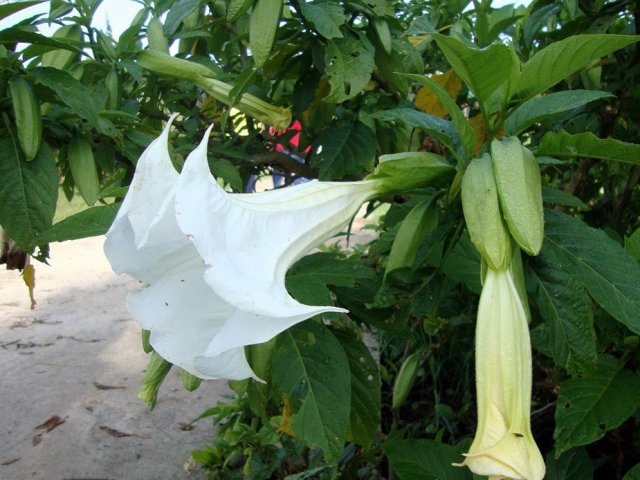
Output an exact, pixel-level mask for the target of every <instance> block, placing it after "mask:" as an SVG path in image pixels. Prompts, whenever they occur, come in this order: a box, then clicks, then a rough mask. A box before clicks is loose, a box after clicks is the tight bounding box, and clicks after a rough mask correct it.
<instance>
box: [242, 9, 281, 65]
mask: <svg viewBox="0 0 640 480" xmlns="http://www.w3.org/2000/svg"><path fill="white" fill-rule="evenodd" d="M281 13H282V0H256V2H255V4H254V5H253V10H252V11H251V18H250V20H249V44H250V46H251V55H253V60H254V62H255V64H256V66H257V67H262V66H263V65H264V64H265V63H266V61H267V60H268V59H269V54H270V53H271V50H272V48H273V42H274V40H275V37H276V32H277V31H278V24H279V23H280V14H281Z"/></svg>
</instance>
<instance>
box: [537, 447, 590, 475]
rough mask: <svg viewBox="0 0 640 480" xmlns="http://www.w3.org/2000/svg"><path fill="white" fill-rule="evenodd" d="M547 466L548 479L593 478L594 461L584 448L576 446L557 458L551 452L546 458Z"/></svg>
mask: <svg viewBox="0 0 640 480" xmlns="http://www.w3.org/2000/svg"><path fill="white" fill-rule="evenodd" d="M544 463H545V464H546V466H547V475H546V476H545V477H544V478H545V479H546V480H591V479H592V478H593V463H592V462H591V459H590V458H589V455H588V454H587V452H586V450H585V449H584V448H574V449H572V450H570V451H568V452H565V453H564V454H562V455H561V456H560V457H559V458H557V459H556V458H555V456H554V454H553V452H549V453H548V454H547V456H546V457H545V459H544Z"/></svg>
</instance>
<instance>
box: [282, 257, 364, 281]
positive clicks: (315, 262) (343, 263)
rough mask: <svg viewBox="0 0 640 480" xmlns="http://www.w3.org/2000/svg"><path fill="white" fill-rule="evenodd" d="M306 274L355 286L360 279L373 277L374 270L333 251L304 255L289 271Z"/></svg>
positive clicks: (322, 279)
mask: <svg viewBox="0 0 640 480" xmlns="http://www.w3.org/2000/svg"><path fill="white" fill-rule="evenodd" d="M289 273H290V274H291V275H299V274H306V275H310V276H313V277H315V278H317V279H318V280H320V281H321V282H322V283H324V284H329V285H335V286H338V287H351V288H353V287H354V286H355V285H356V283H357V281H358V280H359V279H373V278H374V277H375V274H374V272H373V270H371V269H370V268H368V267H366V266H365V265H363V264H362V262H360V261H358V260H356V259H340V258H337V257H336V256H335V255H333V254H331V253H314V254H312V255H306V256H304V257H302V258H301V259H300V260H298V262H296V264H295V265H294V266H293V267H292V268H291V270H290V271H289Z"/></svg>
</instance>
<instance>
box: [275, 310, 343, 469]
mask: <svg viewBox="0 0 640 480" xmlns="http://www.w3.org/2000/svg"><path fill="white" fill-rule="evenodd" d="M272 361H273V369H272V372H271V375H272V381H273V389H274V391H276V392H280V393H284V394H286V395H287V396H288V397H289V399H290V400H291V401H292V402H293V406H294V414H293V416H292V417H291V427H292V428H293V431H294V433H295V434H296V436H297V437H298V438H299V439H300V440H302V441H303V442H304V443H306V444H307V445H309V446H311V447H319V448H321V449H322V450H323V452H324V454H325V458H326V460H327V461H328V462H330V463H333V462H336V461H337V460H338V458H339V457H340V454H341V453H342V449H343V447H344V442H345V438H346V433H347V426H348V423H349V411H350V405H351V378H350V375H349V361H348V360H347V355H346V354H345V352H344V349H343V348H342V346H341V345H340V342H338V340H336V338H335V337H334V336H333V334H332V333H331V332H330V331H329V330H328V329H327V328H326V327H325V326H323V325H321V324H319V323H317V322H314V321H313V320H307V321H306V322H304V323H302V324H298V325H296V326H294V327H292V328H290V329H289V330H287V331H286V332H284V333H281V334H280V335H279V336H278V340H277V342H276V348H275V351H274V353H273V359H272Z"/></svg>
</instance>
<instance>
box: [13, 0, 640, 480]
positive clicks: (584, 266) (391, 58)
mask: <svg viewBox="0 0 640 480" xmlns="http://www.w3.org/2000/svg"><path fill="white" fill-rule="evenodd" d="M37 3H42V2H38V1H23V2H10V3H5V4H2V5H0V18H6V17H8V16H10V15H12V14H13V13H15V12H17V11H19V10H21V9H23V8H25V7H27V6H30V5H32V4H37ZM48 3H49V6H50V10H49V13H48V15H36V16H34V17H32V18H28V19H26V20H24V21H21V22H19V23H18V24H16V25H15V26H13V27H11V28H7V29H5V30H3V31H0V114H1V116H2V119H1V121H0V224H1V225H2V227H3V228H4V230H5V234H6V235H8V237H11V239H12V240H13V241H15V243H16V244H17V246H18V247H19V249H21V250H22V251H25V252H29V253H32V254H34V255H35V256H36V257H37V258H39V259H41V260H44V259H45V258H46V256H47V243H49V242H52V241H61V240H66V239H73V238H81V237H85V236H90V235H97V234H101V233H104V232H105V231H106V229H107V228H108V225H109V224H110V222H111V221H112V219H113V217H114V215H115V212H116V211H117V208H118V202H119V200H120V199H121V198H122V197H123V196H124V194H125V192H126V188H127V185H128V183H129V181H130V179H131V176H132V174H133V171H134V168H135V163H136V160H137V158H138V157H139V155H140V153H141V152H142V150H143V149H144V148H145V147H146V146H147V145H148V143H149V142H150V141H151V140H152V139H153V138H154V137H156V136H157V135H158V133H159V131H160V128H161V126H162V125H163V123H164V122H165V121H166V120H167V118H168V116H169V114H170V113H171V112H179V114H180V117H179V118H180V121H177V122H176V123H175V128H174V132H173V133H172V136H173V139H172V145H173V151H172V152H171V153H172V156H173V161H174V163H175V165H176V166H177V167H178V168H180V166H181V165H182V163H183V161H184V156H185V154H186V152H189V151H190V150H191V148H192V146H193V145H194V144H195V143H196V142H197V141H198V140H199V138H200V136H201V135H202V133H203V132H204V130H205V129H206V127H207V126H208V125H209V124H211V123H214V124H215V129H214V132H215V133H214V136H213V137H212V138H211V140H210V142H209V155H210V167H211V170H212V172H213V173H214V174H215V175H216V176H217V177H218V178H220V179H222V181H224V182H225V184H226V185H227V186H228V188H229V189H232V190H234V191H237V192H242V191H248V190H250V189H251V188H252V185H253V182H254V180H255V178H256V177H257V176H258V177H259V176H263V175H277V178H278V179H279V181H281V182H282V183H284V184H290V183H292V182H294V181H296V180H298V179H301V178H319V179H322V180H347V179H358V178H362V177H363V176H364V175H366V174H367V173H368V172H370V171H371V170H372V169H373V167H374V165H375V163H376V158H377V157H379V156H380V155H383V154H391V153H397V152H403V151H418V150H419V151H430V152H434V153H437V154H440V155H442V156H443V157H445V158H446V159H447V160H448V161H449V162H450V163H451V164H452V165H454V166H455V167H456V168H457V172H458V174H457V175H456V177H455V178H453V179H452V180H451V181H450V183H448V184H441V185H436V186H433V187H429V188H424V189H421V190H415V191H411V192H405V194H403V195H398V196H395V197H393V198H384V199H381V200H378V201H376V202H374V203H372V204H370V205H369V212H374V215H372V216H373V217H375V218H376V219H378V220H377V222H374V225H376V228H377V230H378V232H377V233H378V234H379V235H378V237H377V239H376V240H375V241H373V242H372V243H371V244H370V245H368V246H366V247H363V246H359V247H355V248H350V249H344V248H341V247H334V248H327V249H325V250H324V251H323V252H320V253H315V254H313V255H311V256H308V257H305V258H303V259H302V260H301V261H300V262H299V263H298V264H297V265H296V266H295V267H294V268H293V269H292V270H291V271H290V272H289V276H288V280H287V286H288V288H289V291H290V292H291V293H292V294H293V295H294V296H295V297H296V298H298V299H299V300H300V301H302V302H305V303H310V304H314V303H315V304H327V303H328V302H330V303H335V304H336V305H340V306H343V307H345V308H348V309H349V310H350V314H349V316H348V317H347V316H343V315H340V316H339V315H328V316H326V318H325V319H324V321H320V320H319V319H314V320H310V321H306V322H304V323H302V324H300V325H298V326H296V327H294V328H292V329H290V330H289V331H287V332H285V333H283V334H281V335H280V336H278V337H277V339H275V340H273V341H271V342H269V343H267V344H262V345H256V346H252V347H250V348H248V354H249V357H250V359H251V363H252V366H253V368H254V370H255V372H256V373H257V374H258V375H260V376H261V377H262V378H264V379H265V380H267V383H266V384H259V383H255V382H252V381H244V382H234V383H233V384H232V386H233V388H234V390H235V392H236V394H237V397H236V399H235V400H234V401H233V402H230V403H227V404H220V405H217V406H215V407H213V408H212V409H211V410H209V411H207V412H205V413H204V414H203V418H208V417H212V418H213V421H214V423H215V424H217V425H218V433H217V434H216V435H215V437H213V438H212V443H211V444H210V445H207V446H203V449H202V450H201V451H198V452H194V458H195V459H196V460H197V461H198V462H200V463H202V464H203V465H205V466H206V467H207V468H208V469H209V470H210V472H211V478H221V479H233V478H248V479H269V478H288V479H290V480H294V479H303V478H337V477H341V478H353V479H356V478H366V479H376V478H380V479H382V478H386V479H391V478H399V479H402V480H409V479H417V478H421V479H425V478H443V479H458V478H460V479H462V478H471V477H472V475H471V474H470V473H469V472H468V471H467V470H465V469H460V468H453V467H451V466H450V464H451V463H452V462H456V461H460V460H461V456H460V455H461V453H462V452H464V451H465V449H466V448H467V447H468V445H469V441H470V437H471V436H472V435H473V432H474V428H475V407H474V393H473V392H474V379H473V378H474V371H473V362H472V358H473V332H474V321H475V320H474V316H475V309H476V305H477V295H478V293H479V291H480V282H479V278H480V262H479V257H478V255H477V253H476V252H475V249H474V248H473V246H472V245H471V243H470V241H469V238H468V235H467V234H466V232H465V226H464V221H463V217H462V210H461V208H460V201H459V195H458V193H459V182H460V179H461V176H462V173H463V172H464V169H465V167H466V165H467V164H468V162H469V161H470V160H471V158H473V157H474V156H476V155H479V154H480V153H482V152H483V151H485V150H486V148H487V144H488V142H490V141H491V139H492V138H494V137H500V136H502V135H504V134H508V135H518V136H520V138H521V140H522V141H523V143H524V144H526V145H527V146H528V147H529V148H530V149H531V150H532V151H534V153H535V154H536V157H537V160H538V163H539V165H540V169H541V172H542V175H543V193H544V199H545V207H546V208H547V214H546V222H545V230H546V233H545V241H544V246H543V249H542V253H541V255H539V256H538V257H535V258H532V257H526V258H524V272H525V277H526V287H527V290H528V293H529V299H530V310H531V332H532V343H533V347H534V385H533V387H534V388H533V402H532V404H533V413H532V425H533V432H534V435H535V437H536V440H537V442H538V444H539V445H540V447H541V450H542V451H543V454H545V455H546V462H547V472H548V473H547V478H549V479H569V478H570V479H587V478H611V479H614V478H624V479H632V478H636V477H637V475H638V472H639V471H640V470H639V469H640V467H638V466H637V464H638V462H640V454H639V453H638V452H640V430H639V428H638V419H639V410H638V409H639V407H640V374H639V373H638V372H639V368H640V365H639V358H640V357H639V352H640V350H639V349H640V337H639V336H638V335H639V334H640V263H639V262H640V220H639V213H640V190H639V188H638V180H639V178H640V146H639V145H638V143H639V141H638V138H639V130H638V128H639V125H640V123H639V121H640V118H639V117H638V115H639V114H638V112H640V108H639V107H640V90H639V87H638V85H640V82H638V76H639V75H640V63H639V61H640V46H639V45H638V44H636V43H635V42H636V41H637V37H635V36H633V35H635V34H637V33H639V32H638V25H639V22H640V16H639V15H640V10H638V5H637V2H629V1H605V0H593V1H592V0H581V1H578V0H563V1H560V0H539V1H534V2H532V3H531V5H530V6H528V7H518V8H514V7H513V6H505V7H501V8H492V7H491V2H490V1H474V2H473V3H469V2H467V1H465V0H461V1H438V0H434V1H409V0H406V1H384V0H345V1H337V0H315V1H312V2H306V1H304V0H287V1H285V2H284V3H283V2H282V0H215V1H205V0H157V1H146V0H145V1H141V2H140V11H139V13H138V14H137V15H136V16H135V18H133V20H132V22H131V26H130V27H129V28H128V29H127V30H126V31H125V32H124V33H123V34H122V35H121V36H120V38H119V39H114V38H113V37H112V36H111V35H110V34H109V32H103V31H99V30H97V29H95V28H94V27H93V26H92V16H93V14H94V13H95V11H96V9H97V7H98V6H99V5H100V3H101V2H100V1H99V0H73V1H61V0H52V1H51V2H48ZM47 23H51V24H54V25H58V26H59V29H58V30H57V32H56V34H55V35H54V36H53V37H47V36H45V35H42V34H41V33H40V31H39V26H41V25H44V24H47ZM143 50H151V51H154V52H159V53H163V54H166V55H171V56H173V57H176V58H180V59H187V60H189V61H190V62H194V64H198V65H200V66H203V67H205V70H201V71H205V72H207V73H206V75H204V77H201V76H198V75H199V74H192V73H190V71H188V70H187V69H182V68H167V69H164V70H163V69H155V70H156V71H153V70H154V69H153V68H151V67H149V65H148V64H146V63H145V62H143V61H139V60H141V57H140V52H142V51H143ZM145 65H146V67H149V68H151V69H149V68H145ZM209 77H211V78H214V77H215V78H216V79H217V80H220V81H223V82H226V83H228V84H230V85H232V86H233V87H232V88H231V90H230V92H228V96H227V98H223V99H221V98H220V97H219V96H218V97H215V95H211V91H210V90H211V89H210V88H209V87H207V85H208V84H207V81H206V79H207V78H209ZM203 78H204V79H205V80H203ZM207 92H209V93H207ZM245 93H250V94H252V95H254V96H256V97H257V98H259V99H262V100H264V101H266V102H268V103H270V104H273V105H275V106H280V107H285V108H289V109H290V112H291V115H292V118H293V119H295V120H297V121H298V122H299V125H300V130H301V131H300V132H298V130H296V129H289V130H275V129H272V128H268V126H266V125H264V124H263V123H262V122H260V121H257V120H256V119H255V118H254V117H252V116H250V115H245V114H243V113H242V107H241V97H242V95H243V94H245ZM216 98H217V99H216ZM34 105H35V107H34ZM233 106H235V107H237V108H232V107H233ZM297 133H300V136H299V138H298V139H297V141H294V140H293V137H294V135H295V134H297ZM276 145H280V146H281V147H282V148H276ZM59 187H61V189H59ZM59 191H61V192H62V194H63V195H65V196H66V197H67V199H71V198H72V197H74V196H76V195H80V196H81V197H82V199H83V201H84V202H85V203H86V206H87V208H86V210H84V211H82V212H81V213H79V214H77V215H75V216H72V217H70V218H68V219H66V220H64V221H62V222H59V223H57V224H55V225H52V221H53V217H54V213H55V207H56V202H57V196H58V192H59ZM3 261H6V259H3ZM365 340H366V342H365ZM372 345H374V346H377V348H372ZM186 380H187V382H188V380H189V379H188V378H187V379H186ZM187 386H188V387H190V388H193V387H196V386H197V385H193V384H192V385H187ZM634 466H635V467H634Z"/></svg>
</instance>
